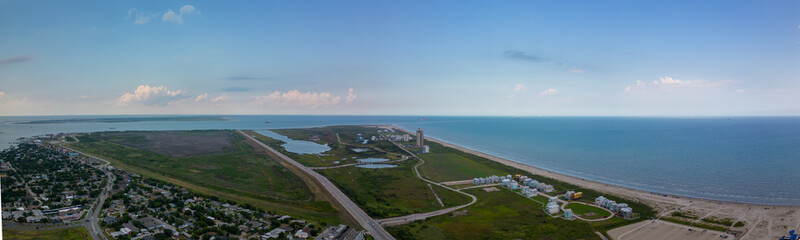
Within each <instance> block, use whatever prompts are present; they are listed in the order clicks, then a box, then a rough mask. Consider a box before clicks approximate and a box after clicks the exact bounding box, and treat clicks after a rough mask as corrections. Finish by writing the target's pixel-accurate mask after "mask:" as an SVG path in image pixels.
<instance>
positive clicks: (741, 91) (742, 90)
mask: <svg viewBox="0 0 800 240" xmlns="http://www.w3.org/2000/svg"><path fill="white" fill-rule="evenodd" d="M736 92H737V93H743V92H744V89H736Z"/></svg>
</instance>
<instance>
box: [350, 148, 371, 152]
mask: <svg viewBox="0 0 800 240" xmlns="http://www.w3.org/2000/svg"><path fill="white" fill-rule="evenodd" d="M350 150H352V151H353V152H357V153H362V152H366V151H369V148H353V149H350Z"/></svg>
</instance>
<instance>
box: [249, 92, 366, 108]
mask: <svg viewBox="0 0 800 240" xmlns="http://www.w3.org/2000/svg"><path fill="white" fill-rule="evenodd" d="M355 99H356V95H355V94H353V91H352V88H351V89H348V95H347V97H346V98H345V103H350V102H352V101H353V100H355ZM341 102H342V97H340V96H333V95H331V94H330V93H327V92H320V93H317V92H300V91H298V90H291V91H287V92H280V91H275V92H273V93H272V94H270V95H266V96H260V97H256V99H255V101H253V103H255V104H257V105H264V104H270V105H276V106H300V107H313V108H317V107H321V106H335V105H338V104H339V103H341Z"/></svg>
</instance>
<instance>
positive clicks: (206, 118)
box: [17, 116, 228, 124]
mask: <svg viewBox="0 0 800 240" xmlns="http://www.w3.org/2000/svg"><path fill="white" fill-rule="evenodd" d="M157 121H228V120H227V119H225V118H223V117H215V116H191V117H144V118H141V117H124V118H72V119H50V120H35V121H27V122H19V123H17V124H58V123H91V122H94V123H98V122H99V123H122V122H157Z"/></svg>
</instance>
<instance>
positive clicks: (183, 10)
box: [178, 5, 194, 15]
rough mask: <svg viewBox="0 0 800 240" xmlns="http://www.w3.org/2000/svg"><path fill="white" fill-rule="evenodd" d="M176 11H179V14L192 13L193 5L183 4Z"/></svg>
mask: <svg viewBox="0 0 800 240" xmlns="http://www.w3.org/2000/svg"><path fill="white" fill-rule="evenodd" d="M178 12H180V13H181V15H189V14H192V13H194V6H192V5H183V7H181V9H180V10H179V11H178Z"/></svg>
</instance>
